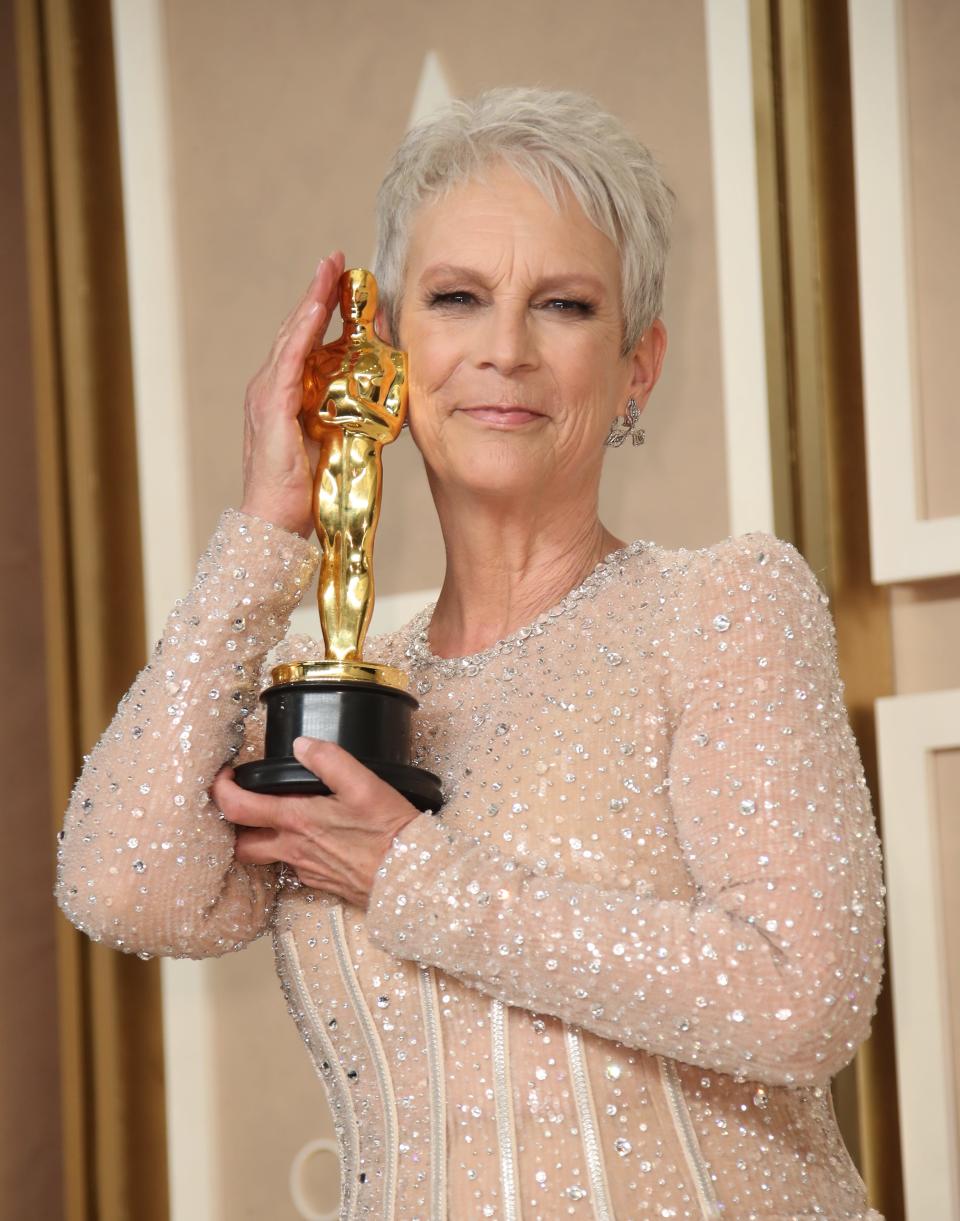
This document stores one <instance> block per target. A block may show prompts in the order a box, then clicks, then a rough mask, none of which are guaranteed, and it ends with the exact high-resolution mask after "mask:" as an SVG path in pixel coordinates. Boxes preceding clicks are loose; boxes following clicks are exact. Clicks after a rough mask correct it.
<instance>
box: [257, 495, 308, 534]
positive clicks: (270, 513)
mask: <svg viewBox="0 0 960 1221" xmlns="http://www.w3.org/2000/svg"><path fill="white" fill-rule="evenodd" d="M239 512H241V513H243V514H245V515H246V516H247V517H255V518H256V519H257V520H258V521H262V522H266V523H267V525H270V526H274V527H275V528H276V529H278V530H285V531H286V532H287V533H288V534H296V535H298V536H299V537H300V538H302V539H308V538H309V537H310V534H311V531H312V528H313V523H312V522H310V523H309V524H307V523H305V522H303V521H299V522H295V521H293V519H292V518H291V517H289V516H288V515H286V514H283V513H278V512H276V511H275V510H274V509H272V508H271V507H269V506H267V505H259V504H257V503H256V502H255V501H250V500H245V501H244V502H243V503H242V504H241V505H240V509H239Z"/></svg>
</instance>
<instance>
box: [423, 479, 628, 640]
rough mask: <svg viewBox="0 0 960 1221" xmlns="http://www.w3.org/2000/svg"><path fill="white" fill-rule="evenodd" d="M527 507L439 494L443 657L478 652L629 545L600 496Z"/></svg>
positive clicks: (434, 627) (438, 636) (437, 628)
mask: <svg viewBox="0 0 960 1221" xmlns="http://www.w3.org/2000/svg"><path fill="white" fill-rule="evenodd" d="M580 508H581V512H579V513H578V512H577V511H576V510H577V506H576V505H573V506H569V507H568V506H564V507H562V508H557V509H556V510H555V511H554V512H553V513H552V514H548V513H545V512H544V511H543V507H542V506H541V507H540V511H539V512H538V513H534V512H532V511H531V512H521V511H519V510H518V508H517V506H511V505H509V504H504V503H501V502H495V503H482V504H477V503H475V502H474V503H472V504H470V505H466V504H464V502H463V501H462V500H459V499H458V501H457V504H456V507H455V508H454V507H452V506H450V505H445V504H444V503H443V498H442V497H437V509H438V512H439V515H440V527H441V530H442V531H443V538H444V543H445V546H446V558H447V565H446V573H445V575H444V580H443V588H442V589H441V591H440V596H439V598H438V599H437V605H436V609H435V611H434V614H433V620H432V622H431V624H430V632H429V639H430V647H431V649H432V651H433V652H434V653H435V654H436V655H437V656H438V657H466V656H470V655H472V654H473V653H478V652H480V651H482V650H483V649H485V648H488V647H489V646H490V645H492V644H494V643H495V642H496V641H498V640H502V639H503V638H504V637H505V636H509V635H510V634H511V633H512V632H515V631H516V630H517V629H518V628H521V627H523V626H524V625H525V624H527V623H530V622H531V621H532V620H534V619H535V618H536V617H537V615H539V614H540V613H541V612H543V611H545V610H547V609H548V608H549V607H551V606H554V605H555V604H556V603H557V602H559V601H560V599H561V598H563V596H564V595H565V594H567V593H569V591H570V590H571V589H574V588H575V587H576V586H577V585H579V584H580V583H581V582H582V581H583V579H584V578H585V577H586V576H587V575H588V574H589V573H590V572H592V571H593V569H594V568H595V567H596V565H597V564H598V563H599V562H600V560H601V559H603V557H604V556H605V555H609V553H610V552H611V551H615V550H616V549H617V548H618V547H621V546H623V544H622V543H621V541H620V540H619V539H617V538H615V537H614V535H612V534H611V533H610V532H609V530H607V529H605V527H604V526H603V523H602V522H601V521H600V519H599V518H598V517H597V510H596V504H595V503H594V504H592V505H590V506H589V508H587V507H586V506H580Z"/></svg>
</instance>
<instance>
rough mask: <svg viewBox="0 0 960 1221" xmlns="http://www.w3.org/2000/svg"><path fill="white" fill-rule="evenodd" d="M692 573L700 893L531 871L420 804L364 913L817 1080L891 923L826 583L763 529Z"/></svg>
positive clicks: (690, 686)
mask: <svg viewBox="0 0 960 1221" xmlns="http://www.w3.org/2000/svg"><path fill="white" fill-rule="evenodd" d="M691 579H692V580H693V581H694V592H693V593H692V595H691V596H689V597H688V599H687V601H686V605H687V606H689V607H690V608H691V611H690V619H689V622H687V623H686V624H685V625H684V628H683V632H682V637H681V640H680V648H679V650H678V654H677V663H676V664H677V669H678V673H677V679H678V681H677V683H676V691H677V693H678V694H677V718H676V724H675V726H674V730H673V734H672V741H671V748H670V757H669V770H668V783H669V785H670V793H671V804H672V810H673V816H674V819H675V834H676V836H677V837H678V840H679V842H680V844H681V846H682V850H683V854H684V858H685V861H686V864H687V868H688V870H689V874H690V879H691V895H692V897H691V898H689V899H677V898H672V897H671V898H664V897H662V896H654V895H653V894H652V893H651V892H650V891H649V890H648V891H647V892H645V893H643V892H640V893H638V892H637V891H638V889H639V888H634V889H600V888H598V887H596V886H592V885H587V884H582V883H580V882H577V881H575V880H572V879H569V878H565V877H562V876H552V875H551V874H549V873H547V872H544V873H537V872H534V871H533V870H531V869H530V868H528V867H527V865H526V864H525V863H523V864H522V863H520V862H519V861H518V860H516V859H514V858H512V857H510V856H508V855H505V854H504V853H502V852H501V851H499V850H497V849H494V848H491V847H489V846H488V845H486V844H482V843H479V842H477V841H476V840H474V839H472V838H470V837H468V836H466V835H464V834H463V833H462V832H459V831H458V830H457V829H456V827H455V826H453V825H451V824H450V823H448V822H445V821H444V820H442V819H440V820H433V821H431V819H429V818H428V817H426V816H420V817H418V818H417V819H416V820H415V821H414V822H413V823H411V824H410V825H409V826H408V828H406V830H405V831H404V832H403V833H402V834H401V835H400V836H399V837H398V839H397V840H396V841H395V844H394V846H393V850H392V852H391V855H390V856H388V858H387V860H386V861H385V863H384V867H383V868H382V870H381V872H380V875H379V877H378V879H377V882H376V886H375V889H374V894H373V896H372V899H371V906H370V914H369V917H368V921H369V922H368V929H369V931H370V932H371V935H372V936H373V937H374V939H375V940H378V941H379V943H380V944H381V945H382V946H383V947H384V948H387V949H388V950H390V951H392V952H393V953H395V954H397V955H398V956H401V957H404V958H409V959H413V960H415V961H418V962H422V963H428V964H431V965H435V966H438V967H440V968H441V969H443V970H444V971H446V972H448V973H450V974H453V975H456V976H458V977H459V978H461V979H463V980H464V981H466V982H468V983H471V984H473V985H475V986H476V987H478V988H480V989H482V990H483V991H485V992H487V993H489V994H491V995H493V996H496V997H498V998H500V999H501V1000H503V1001H506V1002H507V1003H509V1004H513V1005H517V1006H521V1007H523V1008H526V1009H530V1010H533V1011H539V1012H542V1013H548V1014H553V1015H555V1016H558V1017H560V1018H562V1019H563V1020H565V1021H567V1022H569V1023H571V1024H573V1025H577V1026H581V1027H583V1028H585V1029H587V1030H590V1031H593V1032H595V1033H596V1034H599V1035H601V1036H603V1037H606V1038H610V1039H616V1040H619V1041H620V1042H622V1043H624V1044H626V1045H628V1046H632V1047H637V1048H641V1049H643V1050H645V1051H649V1052H652V1053H656V1054H661V1055H665V1056H668V1057H670V1058H672V1059H677V1060H681V1061H686V1062H688V1063H691V1064H696V1065H701V1066H704V1067H708V1068H713V1069H717V1070H719V1071H721V1072H725V1073H731V1074H739V1075H743V1076H744V1077H747V1078H752V1079H754V1080H760V1081H765V1082H768V1083H770V1084H788V1085H789V1084H794V1083H809V1082H816V1083H819V1082H822V1081H824V1080H826V1079H827V1078H829V1077H830V1076H831V1075H832V1074H833V1073H835V1072H836V1071H837V1070H838V1069H839V1068H841V1067H842V1066H843V1064H845V1063H846V1062H847V1061H848V1060H849V1059H850V1057H851V1056H852V1055H853V1052H854V1050H855V1048H856V1046H857V1044H858V1043H859V1042H860V1041H861V1040H862V1039H863V1037H864V1036H865V1034H866V1031H867V1028H868V1024H869V1019H870V1016H871V1014H872V1012H873V1007H874V1003H875V998H876V993H877V989H878V986H879V981H880V974H881V961H882V921H883V913H882V899H881V887H880V859H879V849H878V844H877V840H876V836H875V832H874V828H873V821H872V814H871V809H870V801H869V795H868V791H867V788H866V784H865V781H864V777H863V772H862V768H861V765H860V758H859V754H858V751H857V747H856V743H855V741H854V739H853V737H852V734H851V730H850V727H849V723H848V720H847V715H846V711H845V709H844V705H843V700H842V684H841V682H840V680H839V676H838V672H837V665H836V653H835V640H834V632H833V624H832V620H831V618H830V615H829V612H828V610H827V607H826V601H827V600H826V597H825V596H824V595H823V594H822V593H821V590H820V588H819V586H818V584H817V582H816V579H815V578H814V576H813V574H812V573H811V572H810V570H809V568H808V567H807V565H806V563H805V562H804V561H803V559H802V558H801V557H800V555H799V553H798V552H797V551H796V550H795V549H794V548H793V547H791V546H790V545H788V544H786V543H783V542H781V541H779V540H777V539H774V538H771V537H769V536H762V535H752V536H750V535H748V536H743V537H742V538H740V539H736V540H730V541H729V542H727V543H725V544H721V545H720V546H719V547H718V548H716V549H714V550H713V553H712V555H711V558H710V561H709V563H705V565H704V566H703V567H702V568H701V569H700V570H699V575H694V576H693V577H692V578H691Z"/></svg>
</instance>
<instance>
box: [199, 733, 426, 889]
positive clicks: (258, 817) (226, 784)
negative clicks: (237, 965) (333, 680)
mask: <svg viewBox="0 0 960 1221" xmlns="http://www.w3.org/2000/svg"><path fill="white" fill-rule="evenodd" d="M293 752H294V754H295V755H296V757H297V759H299V761H300V762H301V763H302V764H303V766H304V767H306V768H308V769H309V770H310V771H311V772H313V774H314V775H315V776H318V777H320V779H322V780H323V782H324V784H326V785H327V787H328V788H329V789H330V796H329V797H313V796H295V797H294V796H291V797H271V796H268V795H266V794H263V793H251V792H248V791H247V790H246V789H242V788H241V787H240V786H239V785H238V784H237V783H236V782H235V781H234V779H233V769H232V768H230V767H225V768H222V769H221V771H220V772H218V774H217V778H216V779H215V780H214V782H213V785H212V787H211V789H210V793H211V796H212V797H213V800H214V801H215V802H216V804H217V806H218V807H219V809H220V810H221V811H222V813H223V815H224V817H225V818H226V819H228V820H229V821H230V822H232V823H235V824H236V826H237V843H236V859H237V860H238V861H239V862H240V863H241V864H244V865H270V864H273V863H274V862H276V861H281V862H283V863H284V864H286V865H288V866H290V868H292V869H293V870H294V871H295V873H296V875H297V877H298V878H299V879H300V881H301V882H302V883H303V884H304V885H305V886H314V887H316V888H317V889H318V890H326V891H328V892H329V893H330V894H332V895H337V896H338V897H339V898H341V899H345V900H346V901H347V902H348V903H353V904H355V905H356V906H357V907H362V908H366V907H367V904H368V902H369V899H370V891H371V890H372V888H373V882H374V878H375V877H376V874H377V870H378V869H379V868H380V866H381V865H382V864H383V860H384V857H385V856H386V855H387V852H388V851H389V849H390V845H391V844H392V843H393V839H394V836H396V835H398V834H399V833H400V832H401V831H402V830H403V828H404V827H405V826H406V825H407V824H408V823H409V822H412V821H413V819H414V818H416V817H417V814H418V811H417V809H416V808H415V807H414V806H412V805H411V804H410V802H409V801H407V799H406V798H405V797H402V796H401V795H400V794H399V793H398V792H397V791H396V789H394V788H391V787H390V785H389V784H387V783H386V781H384V780H381V779H380V777H379V776H376V775H374V773H373V772H371V771H370V770H369V769H368V768H366V767H364V766H363V764H362V763H359V762H358V761H357V760H356V759H355V758H354V757H353V756H352V755H350V754H348V753H347V752H346V751H345V750H344V749H343V748H342V747H340V746H337V745H336V744H335V743H333V742H321V741H318V740H317V739H316V738H298V739H297V740H296V742H294V744H293Z"/></svg>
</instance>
